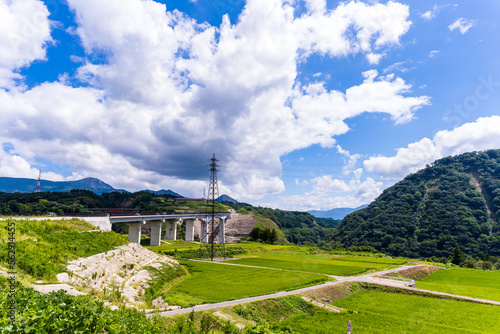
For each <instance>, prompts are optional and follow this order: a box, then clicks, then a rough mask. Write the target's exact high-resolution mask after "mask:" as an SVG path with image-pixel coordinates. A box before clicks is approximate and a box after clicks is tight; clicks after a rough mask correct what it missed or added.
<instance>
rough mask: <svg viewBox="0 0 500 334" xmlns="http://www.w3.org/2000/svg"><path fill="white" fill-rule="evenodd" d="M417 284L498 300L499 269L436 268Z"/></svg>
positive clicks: (499, 290)
mask: <svg viewBox="0 0 500 334" xmlns="http://www.w3.org/2000/svg"><path fill="white" fill-rule="evenodd" d="M417 286H418V287H419V288H421V289H426V290H433V291H440V292H446V293H452V294H456V295H463V296H469V297H476V298H482V299H489V300H496V301H500V271H483V270H467V269H450V270H438V271H436V272H434V273H433V274H431V275H430V276H428V277H426V278H425V279H423V280H422V281H420V282H418V283H417ZM499 313H500V311H499Z"/></svg>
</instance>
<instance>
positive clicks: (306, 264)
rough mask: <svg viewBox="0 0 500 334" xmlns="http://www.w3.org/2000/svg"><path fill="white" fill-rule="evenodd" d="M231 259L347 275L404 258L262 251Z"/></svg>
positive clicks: (400, 262)
mask: <svg viewBox="0 0 500 334" xmlns="http://www.w3.org/2000/svg"><path fill="white" fill-rule="evenodd" d="M242 257H243V258H241V259H238V260H231V261H229V262H231V263H238V264H245V265H251V266H259V267H267V268H277V269H289V270H298V271H305V272H313V273H321V274H328V275H339V276H349V275H356V274H360V273H364V272H366V271H369V270H382V269H384V268H388V267H391V266H394V265H399V264H403V263H405V262H406V261H405V260H399V259H397V260H395V259H386V258H375V257H361V256H346V257H338V256H335V257H333V256H319V255H309V254H278V253H263V254H260V255H258V256H252V257H246V256H245V255H243V256H242Z"/></svg>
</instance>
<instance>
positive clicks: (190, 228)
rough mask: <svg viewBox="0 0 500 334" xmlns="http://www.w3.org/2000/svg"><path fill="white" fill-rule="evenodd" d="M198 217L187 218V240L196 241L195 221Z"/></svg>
mask: <svg viewBox="0 0 500 334" xmlns="http://www.w3.org/2000/svg"><path fill="white" fill-rule="evenodd" d="M196 220H197V219H187V220H186V241H194V222H195V221H196Z"/></svg>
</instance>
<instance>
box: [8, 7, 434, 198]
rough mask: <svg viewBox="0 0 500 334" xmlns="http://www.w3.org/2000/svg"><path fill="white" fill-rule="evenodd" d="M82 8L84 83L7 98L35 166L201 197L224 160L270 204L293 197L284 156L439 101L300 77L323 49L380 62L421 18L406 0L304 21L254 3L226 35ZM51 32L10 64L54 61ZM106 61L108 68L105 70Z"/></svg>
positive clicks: (315, 14)
mask: <svg viewBox="0 0 500 334" xmlns="http://www.w3.org/2000/svg"><path fill="white" fill-rule="evenodd" d="M22 2H23V3H31V4H37V5H39V6H41V7H40V8H44V7H43V5H41V3H40V2H38V1H34V0H31V1H30V0H24V1H22ZM9 3H10V2H9ZM12 3H14V2H12ZM68 4H69V6H70V8H71V9H72V10H73V12H74V13H75V15H76V23H77V27H76V29H74V30H73V33H75V34H77V35H78V36H79V38H80V40H81V43H82V46H83V48H84V50H85V53H86V59H84V60H83V61H82V60H81V59H78V62H79V63H80V62H81V66H80V67H79V68H78V71H77V74H76V78H77V79H79V80H80V81H82V82H83V83H84V85H83V86H82V87H74V86H73V85H69V84H68V83H67V81H68V78H67V77H64V76H61V78H60V81H58V82H52V83H44V84H41V85H39V86H37V87H34V88H32V89H31V90H28V91H6V90H3V91H0V100H1V101H2V106H1V107H0V108H1V109H0V111H1V113H2V117H3V119H4V120H5V121H4V123H5V127H4V128H3V129H2V132H0V140H2V142H7V141H9V142H13V143H14V145H15V147H16V152H18V153H19V155H20V156H22V157H23V158H25V159H27V160H28V161H35V160H36V158H37V157H43V158H44V159H49V160H52V161H55V162H58V163H60V164H66V165H68V164H69V165H70V167H71V168H72V169H73V170H74V171H75V174H74V177H77V176H96V177H100V178H102V179H103V180H104V181H106V182H108V183H111V184H112V185H113V186H115V187H123V188H127V189H131V190H137V189H141V188H146V187H148V188H155V189H158V188H159V187H164V186H166V187H170V188H174V187H177V188H175V189H176V190H178V191H179V192H183V193H185V194H188V195H195V194H194V193H201V189H202V187H203V185H204V181H199V180H205V179H206V178H207V175H208V171H207V168H206V165H207V159H208V158H209V157H210V156H211V154H212V153H214V152H215V153H216V154H217V157H218V158H219V159H220V160H221V165H222V166H221V176H222V177H221V179H223V181H224V182H223V183H222V184H221V190H224V192H227V193H229V194H231V195H234V196H236V197H238V198H240V199H253V198H259V197H262V196H264V195H268V194H277V193H280V192H282V191H283V190H284V183H283V181H282V180H281V161H280V157H281V156H283V155H284V154H286V153H289V152H292V151H294V150H297V149H301V148H306V147H309V146H311V145H314V144H320V145H323V146H324V147H331V146H333V145H335V139H334V137H335V136H337V135H340V134H343V133H346V132H347V131H349V127H348V126H347V124H346V123H345V122H344V121H345V120H346V119H348V118H351V117H355V116H357V115H360V114H362V113H365V112H377V113H387V114H389V115H390V116H391V118H392V120H393V121H394V122H395V123H396V124H400V123H406V122H409V121H410V120H411V119H412V118H413V117H414V113H415V112H416V110H418V109H419V108H421V107H422V106H424V105H427V104H429V98H428V97H426V96H411V88H412V87H411V85H409V84H407V83H406V82H405V81H404V80H403V79H402V78H399V77H396V76H394V75H391V74H390V75H386V76H380V75H379V73H378V72H377V71H374V70H372V71H368V72H365V73H363V74H362V75H363V76H362V82H361V83H360V84H358V85H355V86H353V87H350V88H348V89H347V90H346V91H345V92H341V91H335V90H328V89H326V88H325V84H324V83H323V82H321V81H318V82H315V83H309V84H304V83H302V82H300V81H299V79H298V74H297V67H298V64H299V63H301V62H306V61H307V59H308V57H309V56H310V55H312V54H319V55H321V56H324V57H345V56H347V55H353V54H358V53H361V54H363V55H365V56H366V57H369V58H370V57H372V58H373V61H376V60H377V59H378V57H379V56H378V55H382V54H384V50H386V49H387V48H390V47H392V46H394V45H398V43H399V40H400V38H401V36H403V35H404V34H405V33H406V32H407V31H408V29H409V27H410V25H411V22H410V21H409V20H408V17H409V9H408V6H406V5H402V4H399V3H396V2H393V1H389V2H388V3H386V4H380V3H375V4H371V5H369V4H365V3H362V2H359V1H350V2H347V3H341V4H340V5H339V6H338V7H337V8H335V9H331V10H328V9H327V8H326V4H325V1H321V0H309V1H307V8H308V10H307V11H306V12H305V13H303V14H301V16H296V13H295V11H294V7H293V5H292V2H288V1H286V2H282V1H279V0H266V1H263V0H249V1H248V2H247V3H246V6H245V8H244V9H243V12H242V13H241V14H240V16H239V19H238V21H237V22H236V23H235V24H232V23H231V22H230V21H229V18H228V17H227V16H224V17H223V20H222V24H221V25H220V26H219V27H214V26H210V25H208V24H206V23H202V24H200V23H197V22H196V21H195V20H193V19H191V18H190V17H188V16H187V15H185V14H183V13H181V12H179V11H168V10H167V8H166V7H165V5H163V4H160V3H157V2H154V1H140V0H109V1H105V2H102V1H100V0H68ZM5 6H6V5H5V2H4V7H5ZM4 7H2V8H4ZM96 8H99V10H95V9H96ZM44 10H46V9H44ZM46 14H47V13H46ZM16 20H17V21H19V22H22V18H18V19H16ZM17 21H16V22H17ZM124 22H126V24H124ZM47 24H48V23H47ZM42 32H43V30H42ZM49 33H50V31H46V32H44V33H43V34H41V35H40V36H39V37H37V39H35V40H36V41H37V43H38V44H36V43H34V42H33V43H34V44H33V45H38V49H36V48H35V49H34V50H38V51H37V52H34V51H33V52H31V53H30V52H26V54H25V53H23V54H22V55H20V56H19V57H18V58H19V59H21V60H22V63H19V64H17V63H16V64H14V63H13V61H10V63H9V62H8V61H7V62H6V63H8V64H14V65H9V66H10V67H8V66H4V67H1V66H0V67H1V68H7V69H11V68H14V67H15V66H17V67H19V66H24V65H26V64H29V63H30V62H32V61H33V60H35V59H42V58H43V57H44V56H45V53H44V52H45V51H44V45H45V44H44V43H46V42H47V41H49V40H50V39H49V38H50V34H49ZM23 50H24V49H23ZM24 51H25V50H24ZM24 51H23V52H24ZM96 55H98V56H100V57H101V58H102V56H103V55H104V60H102V59H101V58H100V59H101V60H100V61H99V62H93V61H92V59H94V58H95V57H94V56H96ZM370 55H371V56H370ZM366 182H368V179H367V181H366ZM363 184H364V183H359V185H358V186H357V188H356V189H358V188H359V189H362V185H363ZM374 185H375V186H373V187H372V188H377V187H378V185H377V183H374ZM350 189H351V191H357V190H354V188H352V187H351V188H350ZM367 193H368V192H367ZM370 196H371V195H370Z"/></svg>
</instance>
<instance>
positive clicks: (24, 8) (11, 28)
mask: <svg viewBox="0 0 500 334" xmlns="http://www.w3.org/2000/svg"><path fill="white" fill-rule="evenodd" d="M48 16H49V12H48V10H47V8H46V7H45V6H44V4H43V3H42V2H41V1H38V0H12V1H11V0H0V50H2V51H1V52H0V89H1V88H13V85H14V84H13V82H12V81H13V80H16V79H21V76H20V75H19V73H16V70H18V69H20V68H22V67H24V66H28V65H29V64H31V63H32V62H33V61H35V60H43V59H45V46H46V44H47V43H50V42H51V41H52V38H51V37H50V22H49V19H48Z"/></svg>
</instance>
